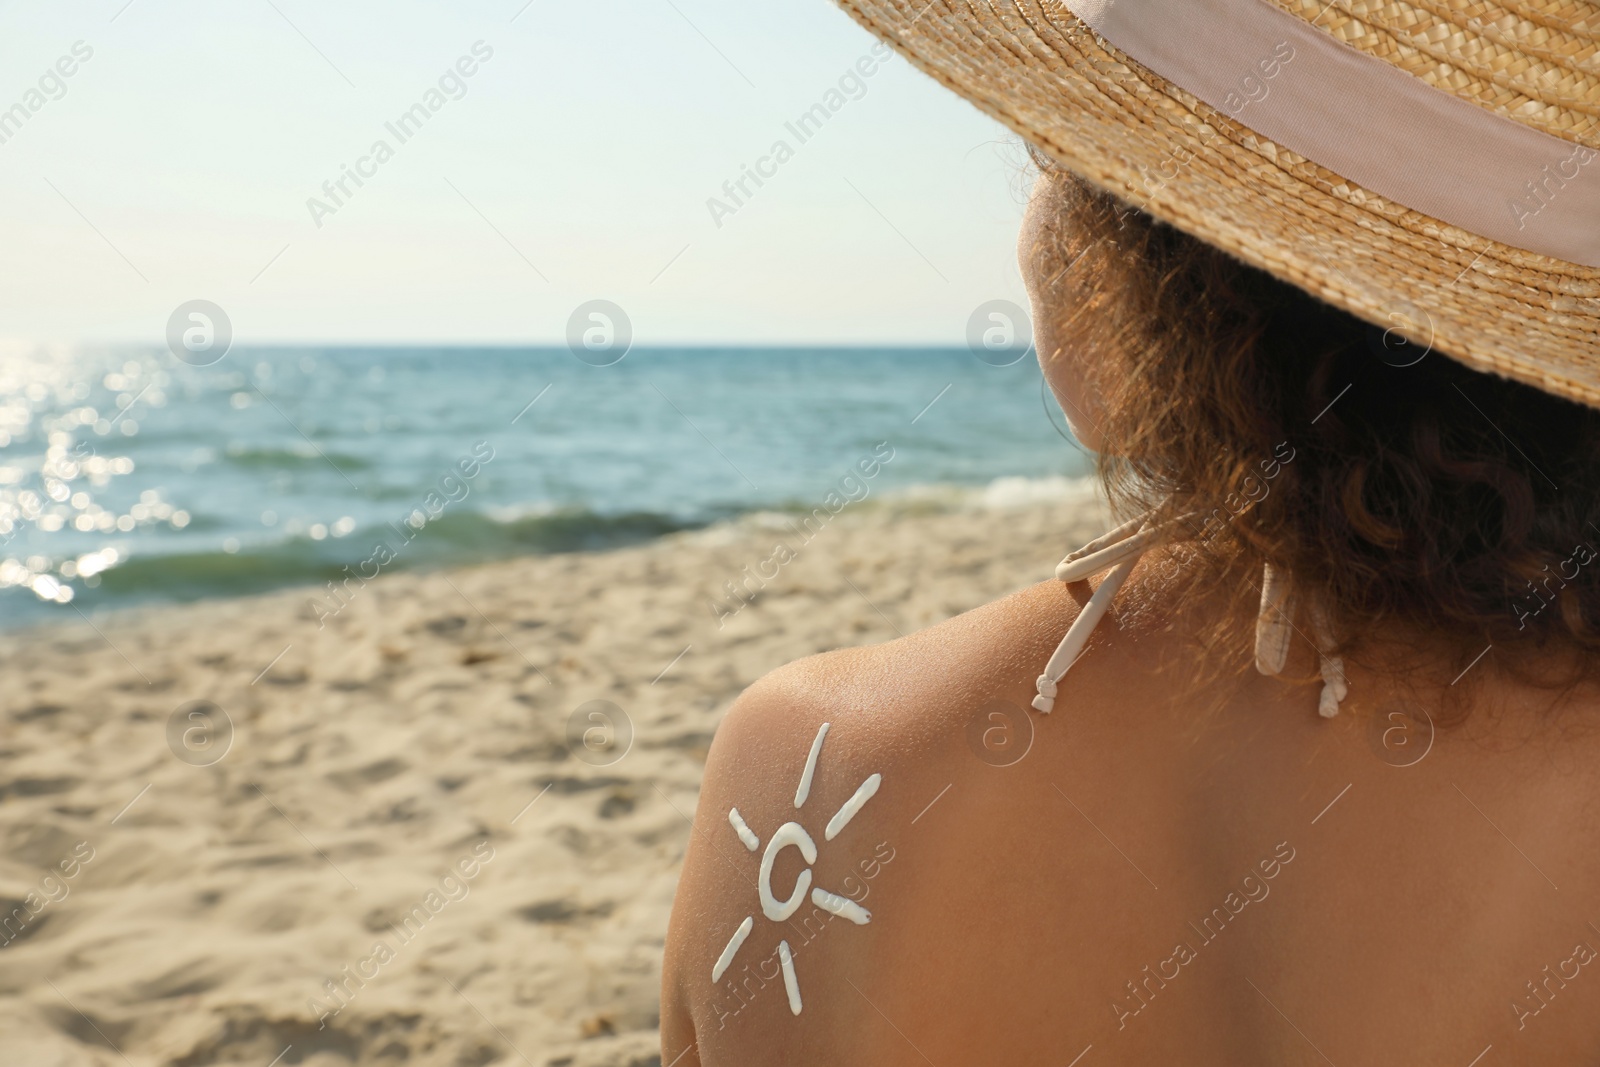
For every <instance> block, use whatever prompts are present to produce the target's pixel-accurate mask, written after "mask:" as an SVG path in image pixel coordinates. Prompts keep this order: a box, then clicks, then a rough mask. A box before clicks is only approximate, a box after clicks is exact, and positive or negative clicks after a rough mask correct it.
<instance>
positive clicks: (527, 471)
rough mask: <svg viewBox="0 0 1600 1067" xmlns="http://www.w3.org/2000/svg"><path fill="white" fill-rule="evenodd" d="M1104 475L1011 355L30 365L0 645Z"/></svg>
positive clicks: (366, 356)
mask: <svg viewBox="0 0 1600 1067" xmlns="http://www.w3.org/2000/svg"><path fill="white" fill-rule="evenodd" d="M886 456H887V457H891V458H888V459H885V457H886ZM1091 470H1092V460H1091V458H1090V457H1089V456H1088V455H1087V453H1085V452H1084V451H1083V450H1082V449H1081V448H1080V447H1079V446H1078V445H1077V444H1076V443H1075V442H1074V441H1073V440H1072V439H1071V436H1070V433H1069V432H1068V430H1067V427H1066V424H1065V421H1064V420H1063V418H1062V416H1061V413H1060V410H1059V409H1058V408H1057V407H1056V406H1055V402H1054V400H1053V399H1051V398H1050V397H1049V395H1048V393H1047V391H1046V390H1045V388H1044V384H1043V381H1042V379H1041V375H1040V372H1039V367H1038V364H1037V362H1036V361H1035V360H1034V358H1033V357H1032V355H1031V354H1028V353H1020V352H1019V353H1017V358H1016V359H1015V360H1014V361H1009V362H1008V361H1007V360H1004V359H997V358H996V357H995V354H994V353H985V355H984V357H983V358H981V359H980V358H978V357H976V356H974V355H973V354H972V352H970V351H968V350H967V349H966V348H952V349H943V348H871V349H867V348H739V347H725V348H680V349H639V350H633V351H630V352H628V353H627V355H626V358H624V359H621V360H620V361H618V362H616V363H613V364H611V365H609V366H595V365H592V364H591V363H588V362H585V361H584V360H581V359H579V358H576V357H575V356H574V355H573V353H572V352H570V351H568V350H567V349H565V348H424V347H415V348H404V347H387V348H383V347H373V348H361V347H339V348H314V347H299V348H254V349H247V348H235V349H233V350H231V351H229V352H227V354H226V355H225V356H224V357H223V358H222V359H220V360H219V361H217V362H216V363H214V364H211V365H209V366H193V365H190V364H189V363H186V362H184V361H181V360H179V359H177V358H176V357H175V356H174V355H173V354H172V353H171V352H169V351H167V350H165V349H156V348H149V349H99V350H93V349H66V348H48V347H41V348H32V349H25V350H18V351H13V352H7V353H0V627H13V628H14V627H19V626H32V625H37V624H39V623H43V622H49V621H52V620H61V621H75V620H77V619H79V618H81V617H84V616H91V617H92V616H93V615H95V614H97V613H100V612H103V611H106V610H115V609H119V608H124V607H130V606H136V605H148V604H159V603H178V602H184V601H193V600H199V599H204V598H210V597H231V596H239V595H244V594H250V593H259V592H264V591H268V590H272V589H276V588H280V587H285V586H291V585H307V584H317V585H320V584H322V583H323V582H326V581H329V580H334V579H338V578H341V577H343V576H345V575H346V574H349V573H352V572H351V571H348V570H346V568H352V567H354V568H360V567H361V566H362V565H364V564H365V565H366V566H367V567H369V568H371V567H373V566H376V564H374V563H372V562H371V561H372V558H373V554H374V547H375V545H377V544H378V543H380V542H381V543H383V544H386V545H389V546H391V547H393V548H394V551H393V558H392V559H386V560H384V561H383V564H382V570H383V571H384V572H386V573H387V572H391V571H395V570H409V569H419V568H439V567H445V566H451V565H458V564H467V563H481V562H486V561H492V560H497V559H504V558H507V557H512V556H520V555H526V554H540V553H557V552H574V551H587V550H596V549H606V548H612V547H616V546H620V545H627V544H633V543H638V542H640V541H644V540H648V539H651V538H657V537H661V536H663V535H665V534H669V533H673V532H675V531H681V530H690V529H695V528H698V527H703V526H706V525H708V524H711V523H716V522H718V521H722V520H727V519H731V518H735V517H737V516H740V515H744V514H748V513H750V512H756V511H780V512H781V511H793V512H797V513H804V512H810V511H811V510H812V509H813V508H816V507H820V506H825V504H826V502H827V501H828V499H829V495H830V494H838V496H839V497H841V498H845V499H857V498H859V497H874V498H877V499H880V500H881V499H886V498H887V499H893V498H894V497H895V496H897V495H906V494H916V493H927V492H928V491H929V489H930V487H931V488H935V489H940V490H949V491H951V492H955V493H960V492H965V491H973V492H979V491H984V490H985V489H986V487H992V486H995V485H997V484H1004V485H1008V486H1012V487H1016V486H1023V487H1027V486H1039V487H1046V488H1047V487H1049V486H1051V485H1058V484H1062V482H1063V480H1076V479H1080V478H1082V477H1084V476H1086V475H1087V474H1089V473H1090V472H1091ZM869 472H870V473H869Z"/></svg>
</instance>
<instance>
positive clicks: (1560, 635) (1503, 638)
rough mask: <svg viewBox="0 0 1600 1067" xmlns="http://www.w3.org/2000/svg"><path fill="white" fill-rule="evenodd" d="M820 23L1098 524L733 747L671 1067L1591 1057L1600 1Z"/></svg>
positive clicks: (1184, 0) (1350, 0)
mask: <svg viewBox="0 0 1600 1067" xmlns="http://www.w3.org/2000/svg"><path fill="white" fill-rule="evenodd" d="M846 6H847V8H848V9H849V10H850V13H851V14H852V15H854V16H855V17H856V18H857V19H858V20H860V21H861V22H862V23H864V24H865V25H866V26H868V27H869V28H870V29H872V30H873V31H874V32H875V33H877V34H879V35H880V36H882V37H883V38H884V39H886V40H887V41H889V42H890V43H891V44H893V45H894V46H895V47H897V48H899V49H901V50H902V51H903V52H905V53H906V54H907V55H908V56H909V57H910V58H911V59H912V60H913V61H914V62H916V63H917V64H918V65H919V66H920V67H922V69H924V70H925V71H927V72H929V73H930V74H932V75H933V76H935V77H937V78H939V79H940V80H941V81H942V82H944V83H945V84H946V85H948V86H950V87H952V88H953V89H955V90H956V91H957V92H959V93H961V94H962V95H964V96H966V97H967V98H968V99H969V100H971V101H973V102H974V103H975V104H977V105H978V106H979V107H982V108H984V109H985V110H987V111H989V112H990V113H992V114H993V115H995V116H996V117H998V118H1000V119H1001V120H1002V121H1004V122H1006V123H1007V124H1009V125H1010V126H1011V127H1012V128H1013V129H1015V130H1016V131H1017V132H1018V133H1019V134H1021V135H1022V136H1023V137H1025V138H1026V139H1028V141H1029V142H1030V143H1031V144H1033V145H1034V146H1035V147H1036V150H1037V152H1038V157H1037V158H1038V159H1039V162H1040V165H1041V172H1042V173H1041V176H1040V178H1039V181H1038V185H1037V188H1036V190H1035V193H1034V196H1033V198H1032V201H1031V203H1030V206H1029V210H1028V215H1027V218H1026V220H1025V222H1024V226H1023V231H1022V235H1021V241H1020V247H1019V251H1020V260H1021V264H1022V267H1023V271H1024V274H1025V277H1026V281H1027V284H1028V287H1029V290H1030V293H1031V296H1032V300H1033V305H1034V315H1035V323H1036V325H1035V339H1036V343H1037V348H1038V351H1039V353H1040V362H1041V365H1042V367H1043V369H1044V373H1045V375H1046V378H1047V380H1048V381H1049V384H1050V385H1051V387H1052V389H1053V390H1054V392H1055V394H1056V396H1057V398H1058V399H1059V400H1060V401H1061V403H1062V406H1063V408H1064V410H1065V411H1066V412H1067V414H1068V417H1069V418H1070V419H1071V422H1072V425H1073V427H1074V430H1075V432H1076V433H1077V434H1078V436H1079V438H1080V439H1081V440H1083V441H1084V443H1085V444H1087V445H1088V446H1089V447H1091V448H1092V449H1094V450H1095V451H1096V452H1097V453H1098V455H1099V458H1100V470H1101V474H1102V477H1103V479H1104V482H1105V486H1106V489H1107V492H1108V495H1109V497H1110V500H1111V502H1112V504H1113V507H1114V508H1115V509H1116V510H1117V511H1118V512H1120V515H1119V517H1120V518H1123V519H1130V520H1131V522H1130V523H1129V524H1127V525H1125V526H1123V527H1121V528H1119V531H1117V532H1115V533H1114V534H1113V535H1112V536H1110V537H1108V538H1106V539H1103V543H1097V544H1095V545H1091V546H1088V548H1087V551H1085V552H1081V553H1077V554H1075V557H1076V558H1074V557H1069V560H1068V561H1067V562H1065V563H1064V564H1063V566H1062V568H1061V569H1060V570H1059V571H1058V577H1059V578H1060V579H1061V580H1057V581H1049V582H1045V583H1042V584H1040V585H1038V586H1035V587H1033V588H1031V589H1027V590H1024V591H1022V592H1020V593H1017V594H1015V595H1014V596H1011V597H1008V598H1006V599H1004V600H1002V601H999V602H998V603H995V604H991V605H988V606H987V607H984V608H980V609H978V610H976V611H973V612H969V613H968V614H966V615H962V616H960V617H958V618H955V619H951V620H950V621H948V622H945V623H943V624H941V625H938V626H935V627H933V628H931V629H929V630H926V631H923V632H921V633H917V634H914V635H912V636H910V637H907V638H904V639H902V640H899V641H895V642H892V643H890V644H887V645H884V646H881V647H877V648H865V649H851V650H845V651H840V652H835V653H830V654H828V655H824V656H819V657H813V658H811V659H808V660H804V661H802V662H800V663H796V664H793V665H791V666H789V667H786V668H784V669H783V670H781V671H778V672H775V673H774V674H773V675H771V676H769V677H767V678H765V679H763V680H762V681H761V682H760V683H758V684H757V685H755V686H753V687H752V688H751V689H750V690H749V691H748V692H747V693H746V694H745V695H744V696H743V697H742V698H741V699H740V700H739V701H738V703H737V705H736V706H735V708H734V709H733V710H732V711H731V712H730V713H729V716H728V718H727V720H726V721H725V722H724V723H723V725H722V727H721V729H720V730H719V732H718V734H717V739H716V743H715V745H714V747H713V750H712V754H711V757H710V760H709V762H708V764H707V768H706V778H705V785H704V789H703V792H702V795H701V798H700V804H699V808H698V813H697V816H696V821H695V830H694V834H693V838H692V841H691V845H690V848H689V852H688V855H687V857H686V861H685V865H684V871H683V877H682V882H681V884H680V887H679V893H678V898H677V903H676V907H675V910H674V914H673V919H672V926H671V930H670V933H669V937H668V943H667V954H666V962H665V968H664V975H663V1001H664V1003H663V1013H662V1015H663V1017H662V1041H663V1058H662V1062H663V1063H668V1064H676V1065H678V1067H687V1065H691V1064H696V1063H700V1064H706V1065H721V1064H822V1063H826V1064H843V1063H860V1064H875V1065H881V1064H901V1063H903V1064H921V1063H928V1064H936V1065H939V1067H945V1065H954V1064H970V1063H999V1064H1012V1063H1053V1064H1079V1063H1081V1064H1083V1065H1084V1067H1092V1065H1093V1064H1096V1063H1116V1064H1131V1063H1184V1064H1219V1065H1220V1064H1229V1065H1234V1064H1241V1063H1246V1064H1300V1063H1304V1064H1314V1063H1337V1064H1347V1063H1360V1064H1383V1063H1393V1064H1414V1063H1421V1062H1427V1063H1445V1064H1460V1065H1462V1067H1467V1065H1469V1064H1479V1063H1483V1064H1486V1065H1487V1064H1494V1063H1538V1064H1568V1063H1571V1064H1577V1063H1593V1062H1595V1060H1596V1057H1597V1055H1600V1010H1597V1009H1600V848H1597V847H1596V845H1597V844H1600V772H1597V771H1596V770H1595V768H1600V731H1597V730H1596V729H1595V724H1596V723H1597V722H1600V688H1597V686H1596V684H1595V682H1596V679H1595V674H1596V666H1597V664H1600V657H1597V656H1596V655H1595V651H1596V648H1597V647H1600V566H1594V565H1593V564H1595V563H1596V561H1597V547H1596V546H1600V525H1597V524H1600V413H1597V412H1596V411H1595V406H1597V405H1600V342H1597V327H1600V269H1597V268H1600V223H1597V220H1600V164H1594V165H1593V168H1592V169H1591V161H1592V160H1593V159H1594V157H1595V154H1596V153H1595V151H1594V149H1595V148H1596V147H1600V118H1597V117H1600V90H1597V81H1596V76H1595V74H1594V72H1593V71H1594V67H1593V62H1594V56H1595V54H1596V50H1597V45H1600V6H1597V5H1596V4H1594V3H1576V2H1563V3H1554V2H1550V3H1543V4H1541V3H1513V2H1509V0H1507V2H1505V3H1502V4H1501V6H1498V7H1492V6H1490V5H1488V4H1478V3H1474V4H1471V5H1466V6H1465V7H1461V9H1460V10H1456V9H1452V8H1451V7H1449V6H1446V5H1443V4H1437V3H1424V2H1422V0H1417V2H1416V3H1414V4H1407V3H1390V4H1384V5H1379V4H1368V3H1363V2H1361V0H1333V2H1332V3H1327V2H1326V0H1316V2H1305V3H1303V2H1299V0H1272V2H1271V3H1268V2H1266V0H1116V2H1115V3H1114V4H1105V3H1101V2H1098V0H1069V3H1068V4H1067V5H1066V6H1065V7H1063V6H1061V5H1060V4H1058V3H1054V2H1051V3H1043V4H1041V3H1038V2H1035V0H1012V2H1009V3H979V2H976V0H966V2H963V0H932V2H928V0H848V2H847V4H846ZM1458 7H1460V5H1458ZM1069 630H1070V633H1068V631H1069ZM1091 631H1092V634H1091ZM1064 633H1068V636H1067V637H1066V638H1065V639H1063V634H1064Z"/></svg>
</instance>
